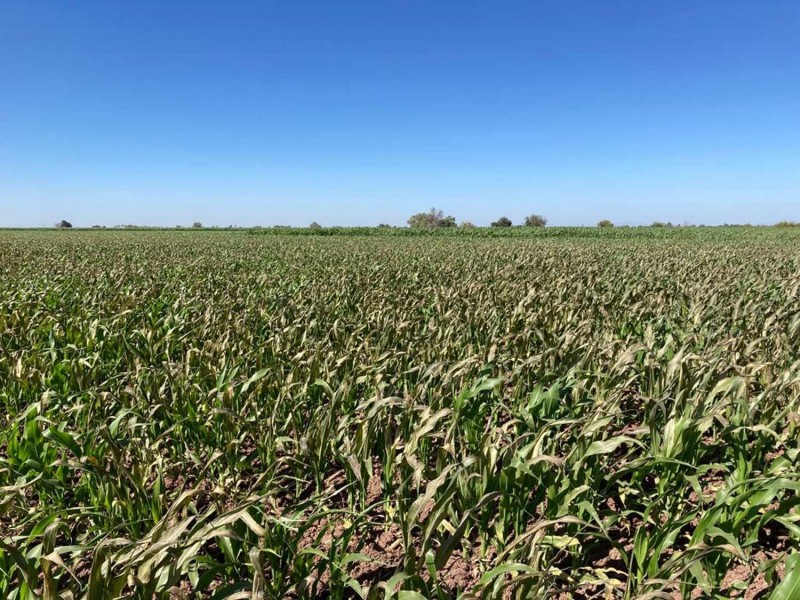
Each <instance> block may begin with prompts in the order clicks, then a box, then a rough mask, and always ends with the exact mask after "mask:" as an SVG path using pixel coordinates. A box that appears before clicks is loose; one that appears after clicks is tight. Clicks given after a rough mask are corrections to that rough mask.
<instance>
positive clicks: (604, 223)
mask: <svg viewBox="0 0 800 600" xmlns="http://www.w3.org/2000/svg"><path fill="white" fill-rule="evenodd" d="M597 226H598V227H613V226H614V224H613V223H612V222H611V221H609V220H608V219H603V220H602V221H598V223H597Z"/></svg>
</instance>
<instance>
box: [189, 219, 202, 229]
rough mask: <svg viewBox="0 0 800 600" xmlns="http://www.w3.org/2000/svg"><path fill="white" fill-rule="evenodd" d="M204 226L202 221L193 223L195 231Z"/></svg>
mask: <svg viewBox="0 0 800 600" xmlns="http://www.w3.org/2000/svg"><path fill="white" fill-rule="evenodd" d="M202 226H203V224H202V223H201V222H200V221H195V222H194V223H192V227H194V228H195V229H200V228H201V227H202Z"/></svg>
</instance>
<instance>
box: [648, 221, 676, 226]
mask: <svg viewBox="0 0 800 600" xmlns="http://www.w3.org/2000/svg"><path fill="white" fill-rule="evenodd" d="M650 227H672V223H670V222H669V221H667V222H666V223H664V222H662V221H653V222H652V223H651V224H650Z"/></svg>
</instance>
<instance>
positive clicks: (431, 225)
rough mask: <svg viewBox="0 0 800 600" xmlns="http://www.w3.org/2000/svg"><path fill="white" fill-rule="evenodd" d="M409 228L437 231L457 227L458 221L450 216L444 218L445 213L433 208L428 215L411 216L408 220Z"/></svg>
mask: <svg viewBox="0 0 800 600" xmlns="http://www.w3.org/2000/svg"><path fill="white" fill-rule="evenodd" d="M408 226H409V227H413V228H416V229H435V228H437V227H455V226H456V219H455V217H451V216H450V215H448V216H446V217H445V216H444V211H442V210H441V209H438V208H431V209H430V210H429V211H428V212H426V213H417V214H415V215H411V217H409V219H408Z"/></svg>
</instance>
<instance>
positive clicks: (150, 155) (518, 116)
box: [0, 0, 800, 226]
mask: <svg viewBox="0 0 800 600" xmlns="http://www.w3.org/2000/svg"><path fill="white" fill-rule="evenodd" d="M433 205H435V206H438V207H441V208H443V209H444V210H445V211H446V212H448V213H451V214H453V215H454V216H455V217H456V218H457V219H459V220H470V221H473V222H474V223H476V224H487V223H488V222H489V221H491V220H493V219H495V218H497V217H499V216H501V215H507V216H508V217H510V218H511V219H512V220H514V221H519V220H521V219H522V217H523V216H524V215H526V214H529V213H541V214H543V215H545V216H547V217H548V218H549V219H550V222H551V223H552V224H555V225H560V224H594V223H595V222H596V221H597V220H598V219H601V218H609V219H612V220H614V221H615V222H620V223H630V224H635V223H649V222H651V221H653V220H656V219H658V220H664V221H666V220H671V221H673V222H677V223H681V222H684V221H689V222H692V223H721V222H726V221H727V222H753V223H773V222H775V221H777V220H780V219H793V220H800V2H798V1H797V0H770V1H768V2H756V1H754V0H750V1H746V2H745V1H739V0H725V1H722V0H702V1H698V0H691V1H689V0H669V1H666V0H665V1H661V0H659V1H644V0H631V1H614V0H608V1H605V2H600V1H597V0H585V1H582V2H574V1H564V0H553V1H548V2H538V1H533V0H525V1H518V2H504V1H495V2H489V1H485V2H470V1H468V0H458V1H455V0H453V1H451V0H447V1H435V0H424V1H423V0H370V1H357V2H356V1H346V0H342V1H339V2H332V1H330V0H325V1H322V0H320V1H318V2H307V1H303V0H300V1H295V0H293V1H286V0H284V1H281V2H267V1H259V2H255V1H254V2H235V1H231V2H228V1H225V2H223V1H220V0H216V1H214V2H203V1H198V0H193V1H191V2H179V1H175V0H170V1H158V2H155V1H142V0H135V1H125V2H108V1H106V0H104V1H97V2H95V1H89V0H79V1H72V2H68V1H66V0H63V1H48V2H45V1H32V0H20V1H17V0H5V1H4V2H2V4H0V226H46V225H50V224H52V223H53V222H54V221H57V220H60V219H67V220H70V221H72V222H73V224H75V225H80V226H87V225H92V224H95V223H98V224H104V225H109V226H111V225H115V224H121V223H135V224H150V225H176V224H182V225H187V224H191V223H192V222H193V221H196V220H197V221H202V222H203V223H204V224H206V225H223V226H224V225H229V224H235V225H256V224H261V225H273V224H288V225H306V224H308V223H309V222H310V221H311V220H317V221H319V222H320V223H322V224H324V225H373V224H377V223H379V222H388V223H392V224H404V223H405V220H406V218H407V217H408V216H409V215H410V214H411V213H414V212H418V211H421V210H426V209H427V208H429V207H430V206H433Z"/></svg>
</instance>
